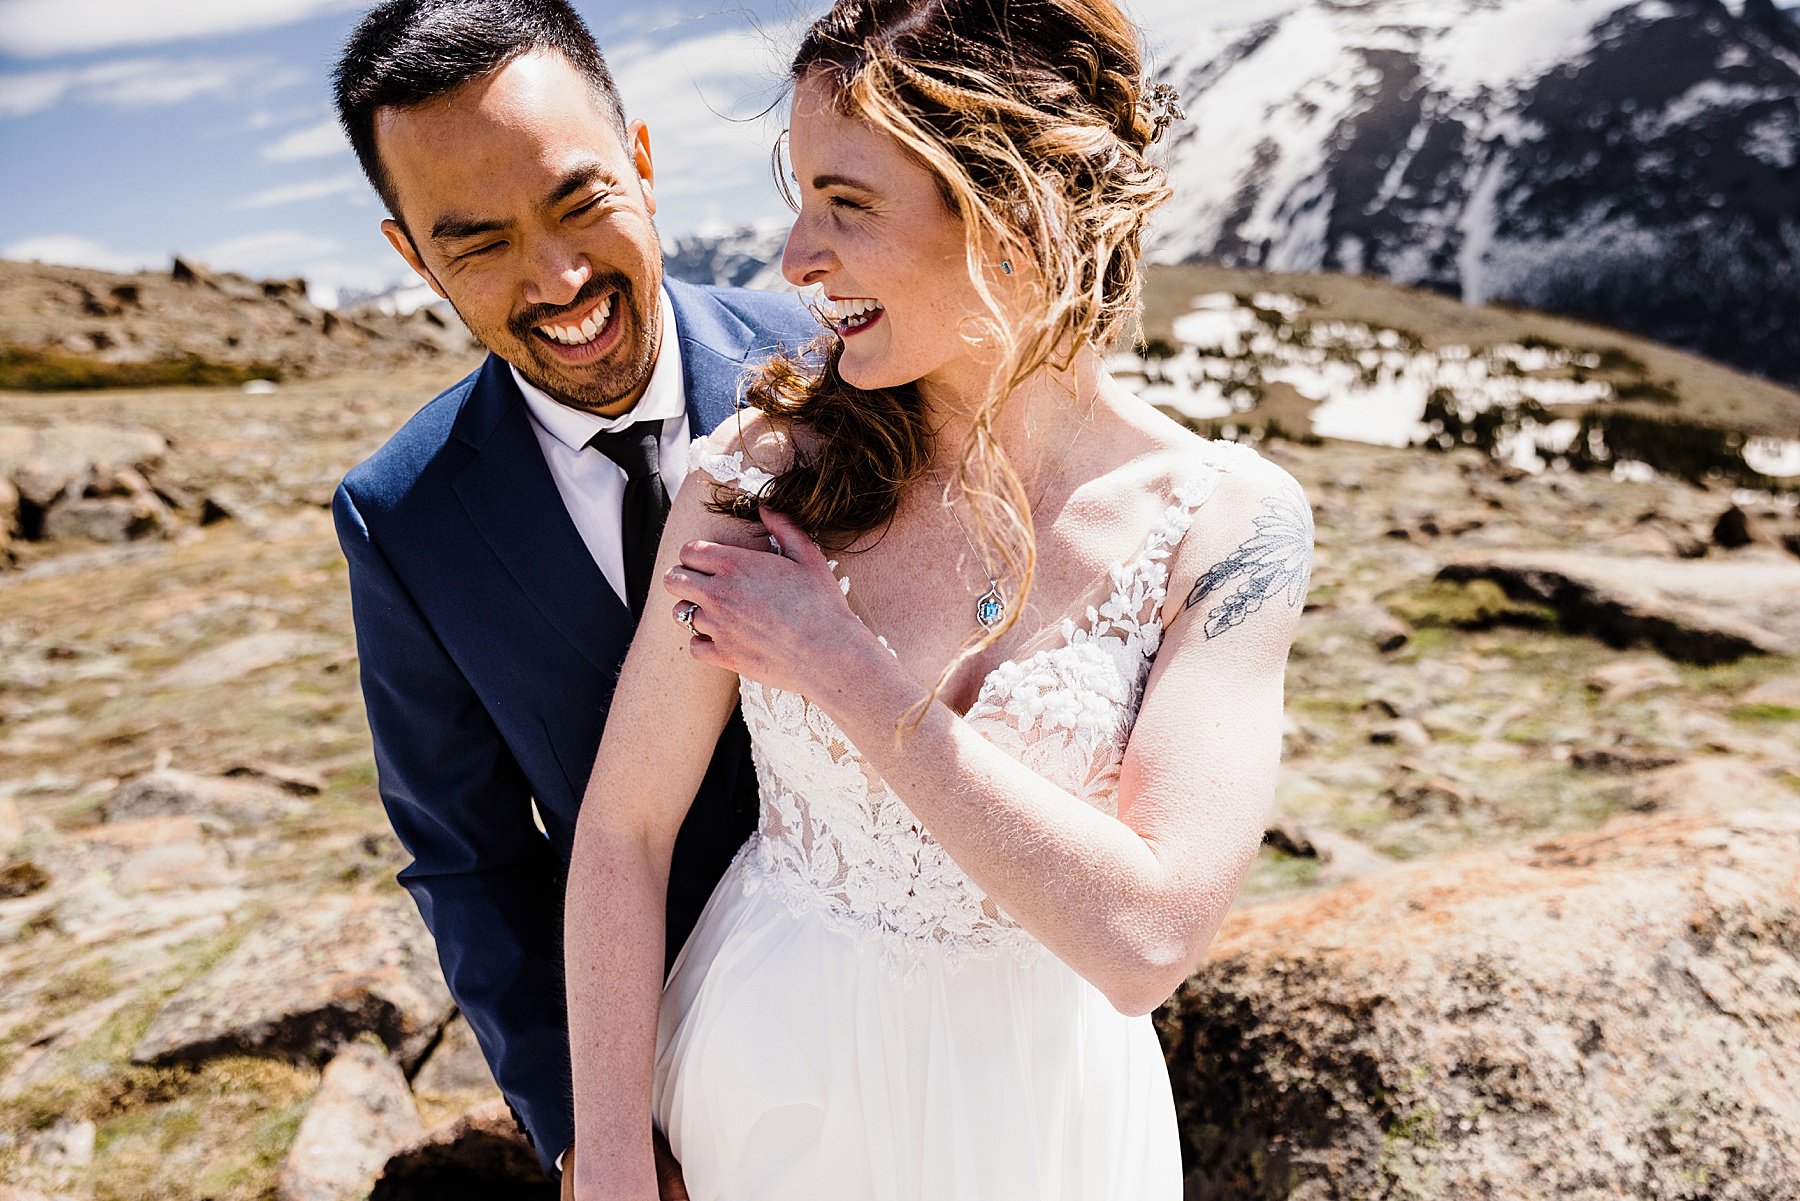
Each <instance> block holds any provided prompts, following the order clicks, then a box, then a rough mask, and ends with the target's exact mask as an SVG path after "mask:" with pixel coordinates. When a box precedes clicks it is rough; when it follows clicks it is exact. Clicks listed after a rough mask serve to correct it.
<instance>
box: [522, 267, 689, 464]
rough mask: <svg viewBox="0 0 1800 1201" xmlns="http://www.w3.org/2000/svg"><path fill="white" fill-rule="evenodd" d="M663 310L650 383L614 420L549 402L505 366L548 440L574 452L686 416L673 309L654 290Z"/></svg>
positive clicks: (665, 296)
mask: <svg viewBox="0 0 1800 1201" xmlns="http://www.w3.org/2000/svg"><path fill="white" fill-rule="evenodd" d="M656 294H657V299H658V303H659V306H660V308H661V310H662V344H661V345H660V346H659V347H657V350H656V362H655V364H654V365H653V366H652V367H651V368H650V383H649V384H648V385H647V386H646V387H645V388H644V394H643V395H642V396H640V397H638V402H637V403H636V404H635V405H633V406H631V408H630V409H628V410H626V411H625V412H624V413H621V414H620V415H619V416H617V417H612V418H607V417H599V416H596V415H594V414H593V413H584V412H582V411H581V410H580V409H574V408H570V407H569V406H568V405H566V404H563V403H561V402H560V401H557V400H554V399H552V398H551V396H550V394H549V393H547V392H545V391H544V390H543V389H542V388H540V387H538V386H537V385H536V384H534V383H532V382H531V381H530V380H528V379H526V378H525V377H524V376H523V375H521V374H519V369H518V368H517V367H514V366H512V364H510V363H509V364H507V367H508V369H509V370H510V371H511V372H512V377H513V382H514V383H516V384H518V385H519V391H520V392H521V393H523V394H524V396H525V404H526V406H527V407H528V408H529V409H530V410H531V416H532V417H533V418H534V419H535V420H536V421H537V423H538V424H539V425H541V426H543V427H544V428H545V429H546V430H548V431H549V432H550V436H551V437H552V438H555V439H556V440H557V441H558V442H561V443H562V444H563V445H564V446H566V447H568V448H569V449H570V450H573V451H581V450H584V449H586V448H587V444H588V443H589V442H590V441H591V440H592V439H593V437H594V435H595V434H598V433H604V432H608V431H611V430H621V429H624V428H625V427H626V426H628V425H631V424H633V423H635V422H639V421H658V420H664V419H667V418H670V417H680V416H682V415H683V414H685V413H686V412H687V396H686V393H685V391H684V390H683V388H682V386H681V351H680V349H679V346H680V341H681V339H680V336H679V334H678V332H677V330H676V329H675V306H674V305H673V304H671V303H670V302H669V293H668V291H667V290H666V289H662V288H659V289H657V293H656Z"/></svg>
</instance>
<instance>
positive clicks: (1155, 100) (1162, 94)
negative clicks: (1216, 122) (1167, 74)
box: [1143, 83, 1187, 144]
mask: <svg viewBox="0 0 1800 1201" xmlns="http://www.w3.org/2000/svg"><path fill="white" fill-rule="evenodd" d="M1143 105H1144V111H1145V112H1146V113H1147V114H1148V115H1149V118H1150V141H1151V142H1152V143H1153V144H1154V143H1156V142H1160V141H1161V140H1162V136H1163V131H1164V130H1166V129H1168V128H1169V125H1170V123H1172V122H1175V121H1185V120H1187V110H1186V109H1184V108H1182V107H1181V93H1180V92H1177V91H1176V90H1175V88H1174V87H1173V86H1172V85H1170V84H1166V83H1159V84H1157V85H1156V86H1155V87H1153V88H1151V89H1150V91H1149V93H1148V94H1147V95H1145V97H1144V100H1143Z"/></svg>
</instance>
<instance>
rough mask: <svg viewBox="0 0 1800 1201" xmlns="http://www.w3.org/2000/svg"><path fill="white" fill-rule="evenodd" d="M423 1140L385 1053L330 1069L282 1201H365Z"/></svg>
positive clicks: (353, 1053) (344, 1055)
mask: <svg viewBox="0 0 1800 1201" xmlns="http://www.w3.org/2000/svg"><path fill="white" fill-rule="evenodd" d="M422 1133H424V1127H423V1126H422V1125H421V1124H420V1122H419V1111H418V1108H417V1107H416V1106H415V1105H414V1104H413V1099H412V1093H411V1092H410V1091H408V1089H407V1087H406V1077H405V1075H403V1074H402V1073H401V1071H400V1068H399V1067H398V1066H397V1065H396V1064H395V1063H394V1061H393V1059H392V1058H391V1057H390V1056H389V1055H388V1053H387V1051H386V1050H385V1049H383V1048H382V1047H380V1046H377V1045H374V1044H371V1043H367V1042H355V1043H351V1044H350V1045H349V1046H347V1047H345V1048H344V1049H343V1050H342V1051H340V1052H338V1055H337V1057H336V1058H335V1059H333V1060H332V1061H331V1062H330V1063H328V1064H326V1065H325V1072H324V1075H323V1077H322V1078H321V1079H320V1081H319V1091H318V1092H317V1093H315V1094H313V1099H312V1103H311V1104H309V1105H308V1106H307V1107H306V1116H305V1117H304V1118H302V1119H301V1120H300V1130H299V1133H297V1134H296V1135H295V1136H294V1142H293V1145H292V1146H291V1147H289V1148H288V1154H287V1159H286V1160H285V1161H283V1163H282V1165H281V1175H280V1177H279V1179H278V1180H277V1182H276V1186H275V1196H276V1199H277V1201H362V1199H363V1198H365V1197H367V1196H368V1195H369V1187H370V1185H372V1184H373V1183H374V1182H375V1177H376V1174H377V1173H379V1172H380V1171H381V1169H382V1166H383V1165H384V1164H386V1163H387V1161H388V1157H389V1156H391V1155H392V1154H393V1153H394V1152H395V1151H397V1150H399V1149H400V1148H401V1147H403V1146H407V1145H409V1144H411V1143H413V1142H415V1141H417V1139H418V1137H419V1135H421V1134H422Z"/></svg>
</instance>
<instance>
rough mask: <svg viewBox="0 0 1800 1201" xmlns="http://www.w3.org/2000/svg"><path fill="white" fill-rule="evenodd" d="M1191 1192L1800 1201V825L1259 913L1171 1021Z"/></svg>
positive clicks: (1541, 850)
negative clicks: (1788, 1200) (1774, 1200)
mask: <svg viewBox="0 0 1800 1201" xmlns="http://www.w3.org/2000/svg"><path fill="white" fill-rule="evenodd" d="M1158 1023H1159V1026H1160V1028H1161V1031H1162V1034H1163V1036H1164V1045H1165V1046H1166V1047H1167V1048H1168V1055H1169V1061H1170V1068H1171V1073H1172V1075H1173V1077H1174V1080H1175V1083H1176V1098H1177V1107H1178V1110H1179V1114H1180V1119H1181V1128H1182V1135H1183V1139H1184V1140H1185V1143H1186V1146H1185V1153H1186V1156H1187V1163H1188V1165H1189V1169H1190V1176H1189V1182H1188V1195H1189V1196H1190V1197H1208V1198H1210V1197H1221V1198H1223V1197H1229V1198H1233V1199H1234V1201H1236V1199H1244V1201H1262V1199H1270V1201H1273V1199H1276V1198H1281V1199H1284V1201H1298V1199H1304V1201H1351V1199H1353V1198H1355V1199H1361V1198H1367V1197H1384V1198H1417V1199H1420V1201H1423V1199H1425V1198H1448V1197H1459V1198H1460V1197H1471V1198H1495V1199H1499V1198H1505V1199H1507V1201H1539V1199H1541V1201H1553V1199H1554V1201H1602V1199H1603V1198H1604V1199H1605V1201H1615V1199H1618V1198H1633V1199H1635V1198H1644V1199H1646V1201H1648V1199H1649V1198H1690V1199H1693V1201H1700V1199H1702V1198H1705V1199H1708V1201H1753V1199H1754V1201H1768V1199H1772V1198H1794V1197H1796V1196H1800V1191H1797V1190H1796V1183H1795V1182H1796V1181H1800V812H1795V811H1794V810H1793V809H1785V810H1782V809H1776V810H1766V811H1742V812H1739V813H1736V814H1733V815H1730V816H1719V815H1717V814H1707V813H1704V812H1693V811H1688V812H1680V813H1672V814H1665V815H1658V816H1654V817H1630V818H1624V819H1620V820H1618V821H1616V822H1615V823H1614V824H1612V825H1610V826H1608V827H1605V828H1603V829H1602V830H1600V831H1598V832H1595V833H1591V834H1587V835H1583V836H1580V837H1571V838H1567V839H1563V840H1560V841H1554V842H1546V843H1541V844H1538V845H1536V846H1526V847H1516V848H1509V849H1501V850H1491V851H1480V852H1475V853H1470V854H1464V855H1458V856H1453V857H1449V858H1445V859H1441V860H1437V861H1434V862H1430V863H1424V864H1420V865H1417V866H1412V867H1407V868H1402V869H1399V870H1395V871H1392V872H1388V873H1385V874H1383V875H1379V876H1373V877H1370V878H1367V879H1363V880H1358V881H1355V882H1353V883H1350V884H1346V885H1343V886H1341V887H1339V888H1336V889H1333V890H1331V891H1328V892H1325V893H1321V894H1316V895H1313V896H1310V897H1306V898H1302V899H1298V900H1293V901H1286V902H1280V903H1274V904H1269V905H1266V906H1261V907H1253V908H1249V909H1245V910H1242V911H1240V912H1238V913H1236V914H1234V915H1233V916H1232V918H1231V919H1230V920H1229V921H1228V922H1227V924H1226V927H1225V929H1224V930H1223V931H1222V932H1221V934H1220V936H1219V938H1218V940H1217V942H1216V943H1215V946H1214V949H1213V953H1212V957H1211V959H1210V961H1209V962H1208V964H1207V965H1206V966H1205V967H1204V968H1203V969H1202V970H1201V971H1200V972H1199V973H1198V974H1196V975H1195V976H1194V977H1193V979H1192V980H1190V981H1189V982H1188V983H1187V984H1186V985H1184V986H1183V988H1182V989H1181V991H1180V992H1179V993H1177V994H1176V996H1175V997H1174V998H1173V999H1172V1000H1171V1002H1170V1003H1169V1005H1167V1006H1166V1007H1165V1008H1164V1009H1163V1010H1162V1011H1161V1012H1160V1013H1159V1014H1158Z"/></svg>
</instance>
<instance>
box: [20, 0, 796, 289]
mask: <svg viewBox="0 0 1800 1201" xmlns="http://www.w3.org/2000/svg"><path fill="white" fill-rule="evenodd" d="M365 7H366V0H0V159H3V160H4V162H5V163H6V164H7V166H6V168H5V173H6V175H7V177H8V182H7V185H6V200H5V204H4V207H3V208H0V256H3V257H8V258H42V259H44V260H46V261H58V262H75V263H80V264H87V265H93V266H102V267H112V268H115V269H121V270H129V269H134V268H136V267H141V266H163V265H166V264H167V262H168V259H169V256H170V255H171V254H173V253H180V254H182V255H185V256H190V257H192V258H194V259H196V260H198V261H202V262H206V263H209V264H210V265H212V266H215V267H219V268H224V269H233V270H242V271H246V272H249V273H254V274H269V275H293V274H304V275H305V276H307V278H308V279H309V280H311V281H313V283H314V284H315V289H316V290H322V291H326V292H329V290H331V289H335V288H339V287H349V288H364V289H374V288H379V287H382V286H384V285H386V284H389V283H392V282H395V281H397V280H401V279H405V278H408V277H409V273H408V272H407V271H406V270H405V267H404V265H403V264H402V263H401V262H400V260H399V259H398V258H397V257H395V255H394V253H393V251H392V250H391V249H389V247H388V245H387V243H386V241H385V240H384V239H383V238H382V237H381V235H380V233H379V232H378V230H377V223H378V222H379V220H380V218H381V216H382V212H381V210H380V207H379V203H378V202H377V201H376V199H375V197H374V195H373V193H372V192H371V191H370V190H369V188H368V186H367V184H366V183H365V182H364V181H363V179H362V176H361V175H360V173H359V172H358V170H357V167H356V162H355V159H354V157H353V156H352V155H351V153H350V149H349V146H348V144H347V143H346V142H345V141H344V139H343V137H342V135H341V134H340V133H339V132H338V129H337V126H336V122H335V121H334V119H333V117H332V111H331V105H330V92H329V84H328V79H327V76H328V74H329V71H330V68H331V64H332V62H333V61H334V60H335V58H336V55H337V52H338V49H339V48H340V46H341V45H342V43H343V41H344V39H345V37H346V36H347V35H348V33H349V31H350V29H351V28H352V27H353V25H354V24H355V22H356V19H357V17H358V15H359V14H360V12H361V11H362V10H363V9H364V8H365ZM576 7H577V8H579V9H580V10H581V12H582V14H583V15H584V16H585V17H586V18H587V19H588V21H589V23H590V24H591V25H592V27H593V29H594V31H595V33H596V35H597V36H598V37H599V38H600V40H601V44H602V46H603V48H604V49H605V50H606V53H607V55H608V58H609V60H610V62H611V65H612V68H613V71H614V73H615V75H616V76H617V77H618V80H619V84H620V89H621V91H622V92H623V93H624V96H625V100H626V104H627V107H628V108H629V109H631V110H632V113H633V115H634V116H637V115H641V116H643V117H644V118H645V119H646V120H647V121H649V122H650V124H651V129H652V140H653V148H654V150H655V152H656V156H657V167H658V171H657V175H658V178H657V185H658V186H657V198H658V203H659V206H660V215H659V228H661V229H662V231H663V233H664V236H665V237H668V236H672V235H677V234H682V233H689V232H694V231H696V230H702V229H705V228H708V227H730V226H735V225H739V224H744V223H749V222H779V221H781V220H782V219H783V215H784V214H785V213H786V209H785V207H784V206H783V205H782V204H781V201H780V199H779V197H778V196H777V194H776V192H775V189H774V186H773V184H772V182H771V180H770V178H769V168H768V161H769V158H768V148H769V145H770V143H771V140H772V138H773V137H774V134H775V132H776V130H775V124H774V118H768V119H765V120H754V119H751V120H743V121H735V122H734V121H732V120H729V119H727V118H726V117H725V116H723V115H721V114H754V113H755V112H756V111H758V110H760V109H762V108H764V107H766V106H767V104H768V102H769V100H770V99H772V98H773V97H774V96H775V95H776V94H777V89H778V86H779V80H780V60H781V57H782V55H783V53H785V51H786V50H787V49H788V48H789V47H791V45H792V44H793V38H792V32H791V31H792V28H793V27H794V22H795V21H796V19H797V18H796V17H795V15H794V14H795V12H796V11H797V10H796V9H794V8H793V7H792V6H791V5H790V4H789V3H788V2H787V0H749V3H748V4H740V3H734V4H733V7H732V9H731V10H730V11H726V9H725V5H724V4H723V3H721V2H720V0H711V2H706V0H658V2H657V3H655V4H621V3H618V2H617V0H612V2H607V0H576ZM715 110H716V111H715Z"/></svg>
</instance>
